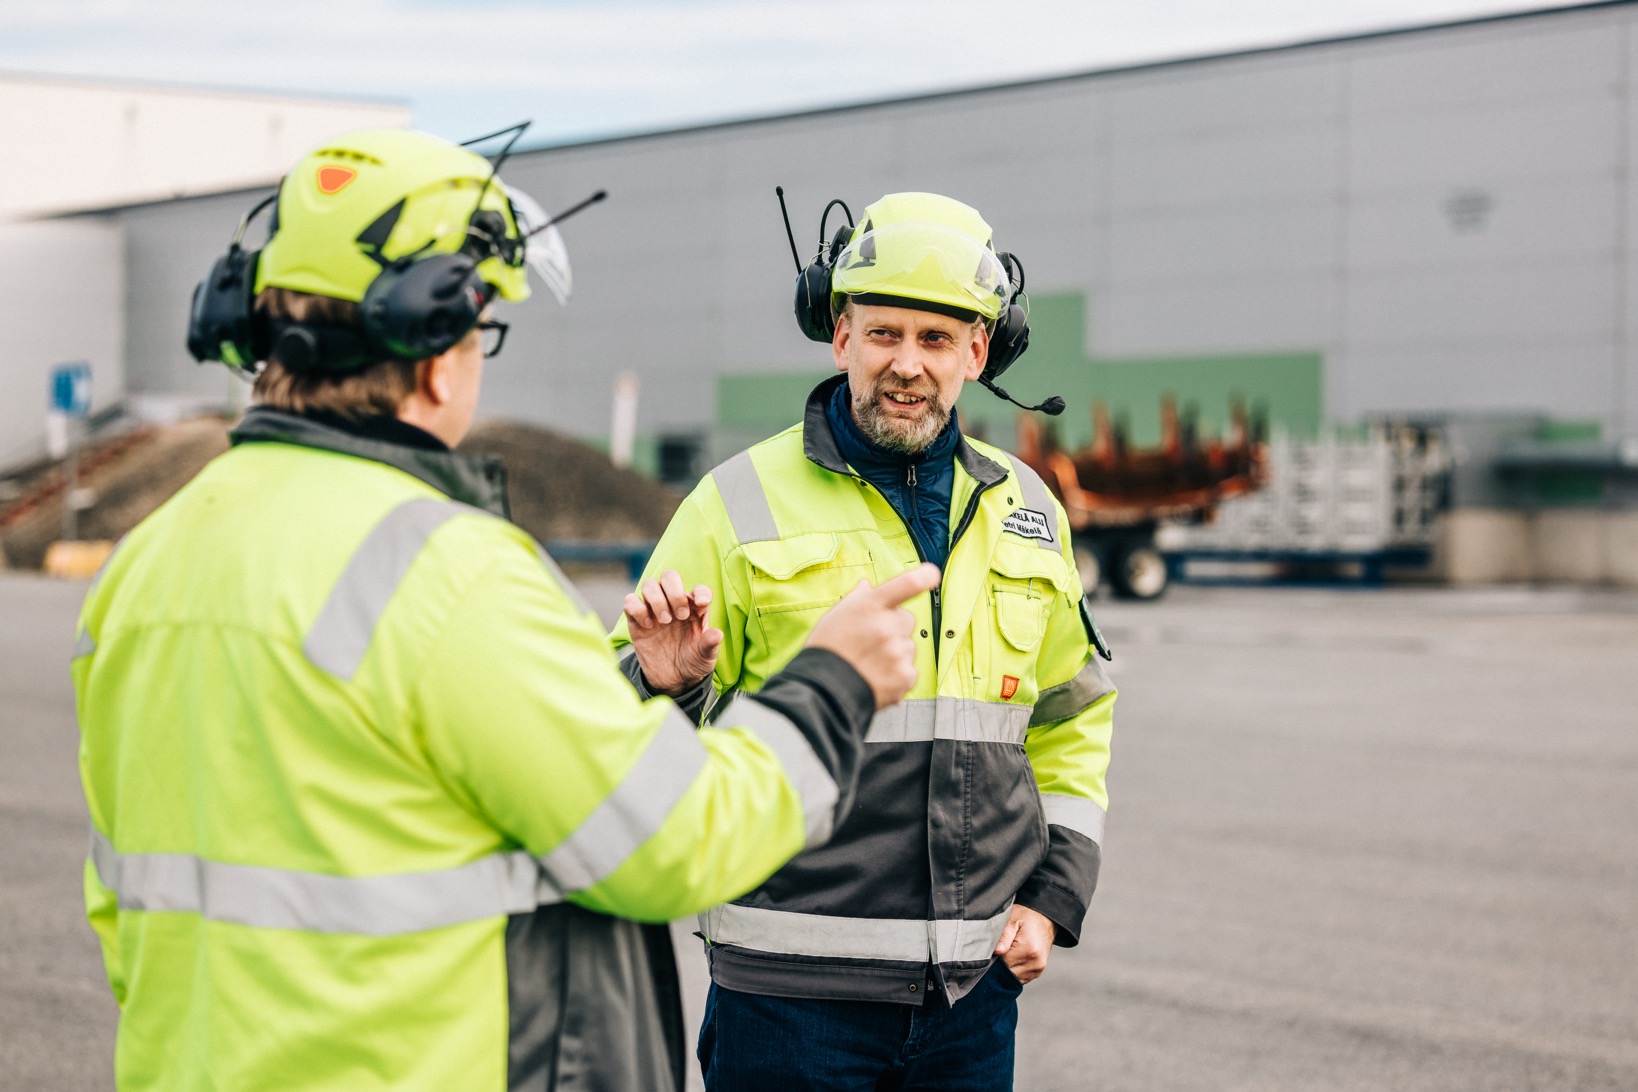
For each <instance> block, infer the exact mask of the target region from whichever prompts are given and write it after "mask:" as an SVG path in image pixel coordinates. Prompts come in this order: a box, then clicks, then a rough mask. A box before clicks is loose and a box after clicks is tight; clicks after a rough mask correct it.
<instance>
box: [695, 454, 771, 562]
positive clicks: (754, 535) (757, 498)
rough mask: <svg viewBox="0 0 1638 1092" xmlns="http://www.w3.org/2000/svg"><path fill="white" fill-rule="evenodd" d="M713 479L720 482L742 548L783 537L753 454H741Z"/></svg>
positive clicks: (720, 490) (723, 505)
mask: <svg viewBox="0 0 1638 1092" xmlns="http://www.w3.org/2000/svg"><path fill="white" fill-rule="evenodd" d="M711 480H712V481H714V482H715V483H716V486H717V494H718V495H719V496H721V497H722V507H723V509H724V510H725V511H726V512H727V513H728V522H730V523H732V524H733V525H734V537H735V538H737V539H739V541H740V543H741V545H743V544H744V543H747V542H766V541H768V540H770V539H777V538H778V537H779V526H778V524H776V523H774V517H773V509H772V508H770V507H769V506H768V494H767V493H766V492H764V491H763V488H762V479H761V478H760V477H759V476H758V475H757V472H756V465H755V464H754V463H752V462H751V453H750V452H749V451H741V452H740V453H739V454H738V455H735V456H734V457H733V458H732V459H729V460H728V461H727V462H725V463H723V464H722V465H721V466H719V467H717V468H716V469H715V470H713V471H711Z"/></svg>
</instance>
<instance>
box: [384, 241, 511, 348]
mask: <svg viewBox="0 0 1638 1092" xmlns="http://www.w3.org/2000/svg"><path fill="white" fill-rule="evenodd" d="M488 302H489V286H488V285H487V284H485V283H484V281H483V278H481V277H480V276H478V266H477V263H476V262H475V261H473V259H472V258H471V257H469V256H468V255H465V254H434V255H430V256H428V257H424V258H419V259H417V258H416V257H415V256H413V255H408V256H406V257H403V258H399V259H398V260H397V261H394V262H391V263H389V264H388V265H387V266H386V267H384V268H383V269H382V270H381V273H380V275H379V276H377V277H376V278H375V280H373V281H371V282H370V287H369V288H367V289H365V291H364V299H363V301H362V303H361V304H360V305H359V321H360V322H361V324H362V325H363V327H364V337H365V340H366V341H367V342H369V343H370V344H371V345H372V346H374V347H375V348H377V349H378V350H379V358H389V357H390V358H396V359H398V360H425V359H426V358H427V357H432V356H437V355H438V354H439V353H442V352H445V351H447V350H448V349H450V348H452V347H453V346H455V345H456V344H457V343H458V342H459V341H460V340H461V338H463V337H465V336H466V334H467V331H468V330H470V329H472V327H473V326H475V325H477V322H478V318H479V316H480V315H482V313H483V309H484V305H485V304H487V303H488Z"/></svg>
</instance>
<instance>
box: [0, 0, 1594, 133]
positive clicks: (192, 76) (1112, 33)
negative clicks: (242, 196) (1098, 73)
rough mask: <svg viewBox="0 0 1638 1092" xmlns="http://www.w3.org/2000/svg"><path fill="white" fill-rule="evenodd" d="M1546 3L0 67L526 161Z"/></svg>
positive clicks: (572, 8)
mask: <svg viewBox="0 0 1638 1092" xmlns="http://www.w3.org/2000/svg"><path fill="white" fill-rule="evenodd" d="M1569 6H1574V5H1573V4H1570V3H1562V2H1560V3H1554V2H1553V0H1236V2H1234V3H1228V2H1225V0H601V2H597V0H276V2H269V0H258V2H247V0H165V2H164V3H155V2H153V0H52V2H32V3H31V2H28V0H0V71H8V72H24V73H41V74H52V75H63V76H78V77H92V78H98V79H112V80H136V81H142V82H157V83H167V84H182V85H187V86H200V85H204V86H221V87H225V88H236V89H252V90H264V91H279V92H293V93H298V94H308V95H322V96H340V97H345V98H384V99H390V100H397V101H404V102H408V103H409V104H410V105H411V107H412V108H413V110H414V115H415V124H416V125H417V126H418V127H420V128H424V129H428V130H430V131H432V132H434V133H438V134H440V135H442V136H445V137H449V138H451V139H456V140H460V139H465V138H467V137H469V136H472V135H475V134H477V133H482V132H487V131H489V130H492V129H498V128H500V127H502V126H505V125H509V124H512V123H513V122H516V121H519V120H522V119H525V118H531V119H533V121H534V127H533V128H532V129H531V130H530V131H529V134H528V137H527V138H526V140H525V142H524V144H525V146H530V147H536V146H540V145H544V144H555V143H566V142H572V141H574V140H578V139H586V138H591V137H598V136H609V135H617V134H624V133H634V132H648V131H653V130H656V129H665V128H673V127H677V126H682V125H691V124H700V123H706V122H712V121H722V120H729V119H736V118H745V117H756V116H762V115H768V114H778V113H786V112H790V111H796V110H803V109H811V108H815V107H823V106H832V105H839V104H845V103H855V102H868V101H872V100H877V99H884V98H895V97H899V96H905V95H915V94H922V93H927V92H934V91H941V90H950V89H955V88H965V87H974V86H981V85H984V84H990V83H1001V82H1007V81H1012V80H1023V79H1033V78H1039V77H1043V76H1052V75H1058V74H1063V73H1071V72H1083V71H1087V70H1090V69H1097V68H1106V67H1113V66H1120V65H1128V64H1138V63H1143V62H1147V61H1156V60H1170V59H1175V58H1179V57H1188V56H1200V55H1204V54H1211V53H1220V52H1228V51H1233V50H1240V49H1248V48H1256V47H1262V46H1270V45H1283V44H1289V43H1293V42H1302V41H1310V40H1313V39H1317V38H1326V37H1335V36H1342V35H1349V34H1358V33H1365V32H1370V31H1376V30H1383V29H1392V28H1397V27H1406V26H1421V25H1426V24H1430V23H1439V22H1447V21H1453V20H1459V19H1467V18H1475V17H1482V16H1487V15H1494V14H1499V13H1505V12H1510V11H1529V10H1534V9H1539V8H1545V7H1569Z"/></svg>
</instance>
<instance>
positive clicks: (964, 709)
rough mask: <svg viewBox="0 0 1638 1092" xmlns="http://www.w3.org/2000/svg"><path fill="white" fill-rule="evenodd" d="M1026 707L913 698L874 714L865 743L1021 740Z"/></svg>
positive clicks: (1028, 714)
mask: <svg viewBox="0 0 1638 1092" xmlns="http://www.w3.org/2000/svg"><path fill="white" fill-rule="evenodd" d="M1029 710H1030V707H1029V706H1027V705H1010V704H1007V703H1004V702H993V701H977V700H975V699H973V698H914V699H911V700H909V701H901V702H899V703H898V704H897V705H893V706H889V707H888V708H886V709H883V710H882V711H881V712H879V713H877V714H876V716H875V717H874V718H873V719H872V720H871V722H870V731H869V733H867V734H866V735H865V742H866V743H921V742H926V741H930V740H935V739H960V740H970V741H972V742H975V743H1017V744H1022V743H1023V742H1024V736H1025V733H1026V732H1027V730H1028V727H1029V721H1030V712H1029Z"/></svg>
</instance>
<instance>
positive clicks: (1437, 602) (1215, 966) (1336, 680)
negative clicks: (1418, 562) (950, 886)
mask: <svg viewBox="0 0 1638 1092" xmlns="http://www.w3.org/2000/svg"><path fill="white" fill-rule="evenodd" d="M587 590H588V593H589V595H590V597H591V598H592V599H593V601H594V603H597V604H598V605H600V606H601V607H603V608H604V609H605V610H609V609H613V606H614V604H615V603H616V602H617V601H618V595H619V589H618V588H617V587H616V586H615V585H614V584H612V583H610V582H606V581H605V582H589V583H588V587H587ZM83 591H84V587H83V585H77V584H63V583H56V582H52V581H48V580H45V579H43V578H39V577H32V576H23V575H18V574H0V1089H5V1090H8V1092H9V1090H12V1089H17V1090H30V1092H32V1090H36V1089H71V1090H77V1089H106V1088H109V1087H111V1084H112V1082H111V1078H110V1072H111V1057H112V1050H113V1036H114V1028H115V1021H116V1016H117V1013H116V1011H115V1007H114V1005H113V1002H112V1000H111V999H110V998H109V995H108V992H107V988H106V985H105V984H104V981H103V978H102V970H101V965H100V960H99V957H98V954H97V949H96V944H95V942H94V940H93V939H92V936H91V933H90V931H89V929H88V928H87V927H86V926H85V925H84V923H83V920H82V919H81V916H80V861H81V859H82V856H83V853H84V848H85V838H86V824H85V818H84V815H83V804H82V801H81V797H80V792H79V787H78V781H77V774H76V770H75V747H76V736H75V727H74V714H73V703H72V694H71V691H70V688H69V684H68V676H67V669H66V663H67V658H68V649H69V645H70V642H71V639H72V626H73V618H74V614H75V611H76V608H77V605H78V602H79V599H80V597H81V595H82V594H83ZM1097 613H1098V617H1099V621H1100V623H1101V624H1102V627H1103V629H1104V631H1105V632H1106V634H1107V635H1108V636H1109V638H1110V641H1111V643H1112V644H1113V645H1114V646H1115V653H1116V659H1115V662H1114V664H1113V665H1112V666H1113V670H1112V674H1113V675H1114V677H1115V679H1116V681H1117V682H1118V683H1119V685H1120V687H1121V698H1120V701H1119V705H1118V707H1117V717H1116V724H1117V727H1116V738H1115V755H1114V767H1113V770H1112V774H1111V779H1110V781H1111V793H1112V796H1113V805H1112V808H1111V813H1110V820H1109V829H1108V836H1107V844H1106V846H1105V858H1104V870H1103V877H1102V880H1101V883H1100V887H1099V891H1098V895H1097V898H1096V899H1095V900H1094V904H1093V909H1092V913H1091V915H1090V917H1089V919H1088V922H1087V925H1086V930H1085V940H1084V941H1083V943H1082V944H1081V946H1080V947H1079V948H1077V949H1074V950H1061V949H1060V950H1059V951H1058V952H1057V954H1056V955H1055V956H1054V957H1053V961H1052V964H1051V966H1050V967H1049V968H1048V971H1047V974H1046V976H1045V977H1044V978H1042V979H1041V980H1040V981H1039V982H1037V983H1035V984H1032V985H1031V986H1029V987H1028V988H1027V989H1026V990H1025V994H1024V1000H1023V1003H1022V1007H1023V1014H1022V1018H1021V1026H1020V1032H1019V1040H1018V1042H1019V1063H1018V1087H1019V1088H1021V1089H1026V1090H1040V1092H1057V1090H1066V1092H1067V1090H1082V1089H1098V1090H1134V1092H1138V1090H1141V1092H1151V1090H1153V1092H1161V1090H1166V1092H1177V1090H1196V1089H1199V1090H1238V1089H1245V1090H1251V1089H1256V1090H1272V1092H1284V1090H1309V1089H1324V1090H1337V1092H1347V1090H1355V1089H1358V1090H1366V1089H1370V1090H1377V1089H1414V1090H1424V1089H1425V1090H1434V1089H1441V1090H1443V1089H1449V1090H1463V1092H1466V1090H1472V1089H1485V1090H1501V1092H1506V1090H1524V1089H1540V1090H1549V1089H1550V1090H1555V1092H1556V1090H1561V1089H1576V1090H1580V1089H1628V1090H1630V1089H1638V704H1635V700H1634V699H1635V690H1638V596H1634V595H1632V594H1630V593H1615V592H1598V591H1576V590H1552V589H1547V590H1533V589H1517V590H1510V589H1495V590H1476V591H1454V590H1439V589H1416V590H1408V589H1407V590H1388V591H1377V592H1366V591H1347V590H1323V591H1318V590H1316V591H1309V590H1301V591H1297V590H1268V589H1201V588H1178V589H1175V590H1174V591H1173V593H1172V594H1171V595H1170V596H1169V597H1168V598H1167V600H1165V601H1164V602H1162V603H1158V604H1149V605H1134V604H1122V603H1103V604H1100V605H1099V609H1098V612H1097ZM156 684H158V685H162V684H163V683H162V680H159V681H156ZM678 932H679V935H685V929H683V928H681V927H679V930H678ZM683 965H684V972H685V977H686V979H687V981H688V984H689V986H688V1001H689V1006H690V1008H691V1010H692V1011H693V1012H694V1013H696V1014H697V1012H698V1009H699V1004H700V1000H701V998H702V997H703V990H704V986H703V969H702V963H701V961H700V959H699V956H698V954H697V951H696V949H695V947H694V946H693V945H692V944H690V945H688V946H686V947H685V948H684V949H683Z"/></svg>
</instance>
